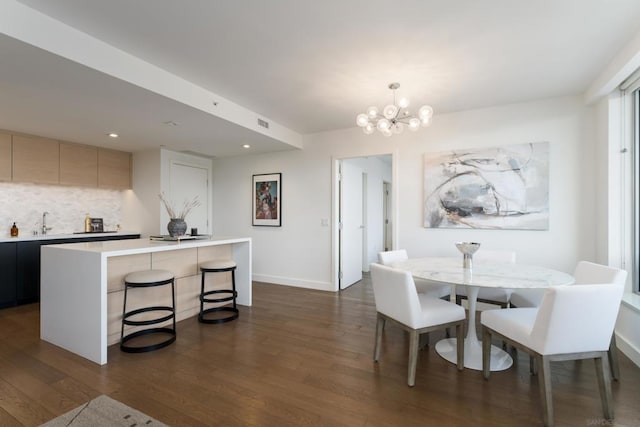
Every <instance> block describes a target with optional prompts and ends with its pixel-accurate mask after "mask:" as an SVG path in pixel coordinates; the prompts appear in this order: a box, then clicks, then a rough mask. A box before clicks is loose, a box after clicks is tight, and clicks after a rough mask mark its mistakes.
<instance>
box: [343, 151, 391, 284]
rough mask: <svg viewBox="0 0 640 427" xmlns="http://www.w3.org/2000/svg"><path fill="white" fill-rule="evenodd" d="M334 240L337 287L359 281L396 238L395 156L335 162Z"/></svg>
mask: <svg viewBox="0 0 640 427" xmlns="http://www.w3.org/2000/svg"><path fill="white" fill-rule="evenodd" d="M336 162H337V163H336V184H337V185H336V186H335V190H334V193H335V194H334V200H336V202H337V210H336V212H335V218H336V219H335V221H334V223H335V224H337V227H336V228H337V238H336V239H334V254H337V256H334V259H336V258H337V259H336V263H335V277H336V283H337V284H338V286H337V288H338V289H339V290H342V289H346V288H348V287H349V286H351V285H353V284H355V283H358V282H359V281H360V280H361V279H362V274H363V273H367V272H368V271H369V265H370V264H371V263H372V262H376V261H377V257H378V252H380V251H383V250H385V249H386V248H387V247H389V246H390V245H391V242H392V241H393V237H392V236H393V233H394V230H393V221H392V215H391V213H392V212H393V209H392V205H393V203H392V192H391V187H392V184H393V180H392V175H393V173H392V172H393V171H392V155H390V154H386V155H379V156H367V157H357V158H348V159H339V160H337V161H336Z"/></svg>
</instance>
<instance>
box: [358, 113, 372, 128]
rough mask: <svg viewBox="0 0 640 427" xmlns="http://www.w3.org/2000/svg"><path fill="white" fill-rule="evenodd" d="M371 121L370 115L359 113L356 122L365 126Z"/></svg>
mask: <svg viewBox="0 0 640 427" xmlns="http://www.w3.org/2000/svg"><path fill="white" fill-rule="evenodd" d="M367 123H369V117H367V115H366V114H362V113H361V114H358V116H357V117H356V124H357V125H358V126H360V127H365V126H366V125H367Z"/></svg>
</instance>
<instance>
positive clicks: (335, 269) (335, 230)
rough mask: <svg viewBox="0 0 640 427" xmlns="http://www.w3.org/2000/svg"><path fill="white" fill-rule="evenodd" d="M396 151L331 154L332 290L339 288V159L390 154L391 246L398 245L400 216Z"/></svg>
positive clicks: (397, 151) (397, 150)
mask: <svg viewBox="0 0 640 427" xmlns="http://www.w3.org/2000/svg"><path fill="white" fill-rule="evenodd" d="M398 153H399V149H397V148H396V149H394V150H391V151H388V150H387V151H380V152H375V153H368V154H358V155H353V156H331V204H332V209H331V210H332V214H331V216H332V218H331V271H332V282H333V283H332V285H333V286H332V287H333V290H334V291H339V290H340V277H339V274H340V236H339V233H340V229H339V223H340V182H339V178H340V177H339V173H340V161H341V160H348V159H356V158H360V157H378V156H391V189H392V192H391V212H390V215H391V219H392V220H393V223H394V224H396V226H395V227H393V228H392V230H391V243H392V245H393V248H396V247H397V246H398V227H397V224H398V220H399V218H400V215H399V212H398V195H399V188H398V172H397V171H398Z"/></svg>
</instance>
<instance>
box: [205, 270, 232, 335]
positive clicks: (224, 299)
mask: <svg viewBox="0 0 640 427" xmlns="http://www.w3.org/2000/svg"><path fill="white" fill-rule="evenodd" d="M235 270H236V268H235V267H232V268H224V269H201V271H202V285H201V288H200V289H201V290H200V313H199V314H198V321H199V322H201V323H225V322H230V321H232V320H235V319H237V318H238V316H239V311H238V308H237V306H236V297H237V295H238V292H237V291H236V276H235ZM227 271H229V272H231V286H232V289H219V290H213V291H205V275H206V273H224V272H227ZM225 294H226V295H230V296H221V297H219V298H211V297H209V296H210V295H225ZM229 301H230V302H231V303H232V304H231V307H229V306H228V305H225V306H218V307H212V308H207V309H205V308H204V303H222V302H229ZM221 311H222V312H227V313H231V314H229V315H227V316H226V317H219V318H215V319H207V318H206V317H205V315H206V314H208V313H215V312H221Z"/></svg>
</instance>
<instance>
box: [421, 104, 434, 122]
mask: <svg viewBox="0 0 640 427" xmlns="http://www.w3.org/2000/svg"><path fill="white" fill-rule="evenodd" d="M418 115H419V116H420V119H421V120H424V119H430V118H431V116H433V108H431V107H430V106H429V105H423V106H422V107H420V109H419V110H418Z"/></svg>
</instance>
